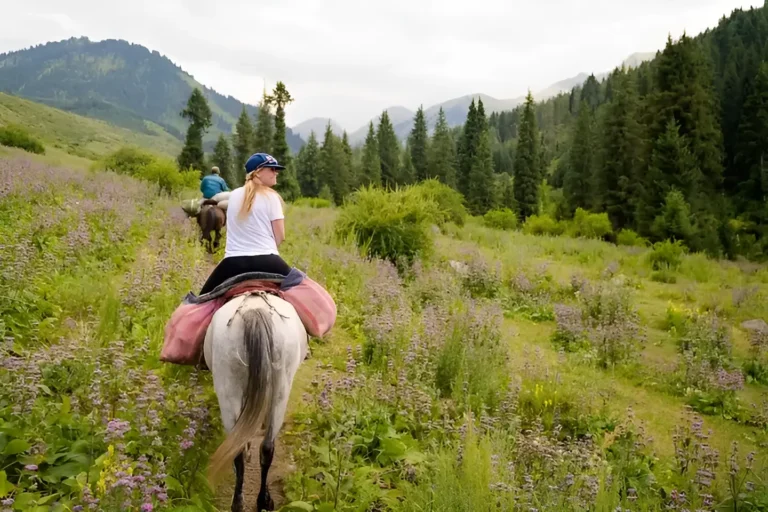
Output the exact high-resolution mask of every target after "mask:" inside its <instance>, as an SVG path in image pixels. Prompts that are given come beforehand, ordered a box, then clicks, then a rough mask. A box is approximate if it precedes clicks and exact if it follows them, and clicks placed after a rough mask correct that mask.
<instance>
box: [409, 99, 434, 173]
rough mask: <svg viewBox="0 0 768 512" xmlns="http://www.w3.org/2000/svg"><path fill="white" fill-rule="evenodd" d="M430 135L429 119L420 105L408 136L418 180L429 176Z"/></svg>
mask: <svg viewBox="0 0 768 512" xmlns="http://www.w3.org/2000/svg"><path fill="white" fill-rule="evenodd" d="M428 144H429V135H428V134H427V120H426V118H425V117H424V109H423V108H422V107H421V106H419V109H418V110H417V111H416V115H415V116H414V118H413V129H412V130H411V134H410V136H409V138H408V146H409V147H410V152H411V162H412V163H413V168H414V170H415V174H416V180H417V181H423V180H425V179H427V178H428V177H430V176H429V173H428V160H427V152H428Z"/></svg>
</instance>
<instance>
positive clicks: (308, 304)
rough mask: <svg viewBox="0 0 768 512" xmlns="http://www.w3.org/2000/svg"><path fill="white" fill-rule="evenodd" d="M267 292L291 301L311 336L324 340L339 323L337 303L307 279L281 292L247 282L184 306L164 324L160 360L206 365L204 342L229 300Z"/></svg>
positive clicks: (269, 284) (270, 285)
mask: <svg viewBox="0 0 768 512" xmlns="http://www.w3.org/2000/svg"><path fill="white" fill-rule="evenodd" d="M257 291H265V292H268V293H272V294H274V295H277V296H278V297H280V298H282V299H284V300H285V301H286V302H289V303H290V304H291V305H292V306H293V307H294V309H295V310H296V313H297V314H298V315H299V318H300V319H301V321H302V323H303V324H304V328H305V329H306V330H307V333H308V334H310V335H311V336H314V337H317V338H321V337H323V336H324V335H325V334H326V333H327V332H328V331H330V329H331V327H333V324H334V323H335V322H336V304H335V303H334V301H333V298H332V297H331V296H330V294H328V292H327V291H326V290H325V288H323V287H322V286H320V285H319V284H318V283H316V282H315V281H313V280H312V279H310V278H308V277H304V279H303V280H302V281H301V282H300V283H299V284H297V285H294V286H291V287H290V288H288V289H286V290H281V289H280V285H279V284H278V283H273V282H269V281H261V280H248V281H243V282H241V283H238V284H237V285H234V286H233V287H232V288H230V289H228V290H227V291H226V293H224V294H223V295H221V296H219V297H217V298H214V299H211V300H208V301H205V302H201V303H197V304H192V303H186V302H184V303H182V304H180V305H179V306H178V307H177V308H176V310H175V311H174V312H173V314H172V315H171V318H170V319H169V320H168V322H167V323H166V325H165V338H164V341H163V348H162V350H161V351H160V360H161V361H163V362H166V363H174V364H182V365H203V364H204V361H203V342H204V341H205V333H206V331H207V330H208V326H209V325H210V323H211V320H212V319H213V315H214V314H215V313H216V311H218V310H219V308H221V307H222V306H223V305H224V304H226V303H227V301H229V300H230V299H232V298H234V297H236V296H238V295H242V294H244V293H250V292H257Z"/></svg>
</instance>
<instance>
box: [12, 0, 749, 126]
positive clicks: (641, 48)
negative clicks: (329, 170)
mask: <svg viewBox="0 0 768 512" xmlns="http://www.w3.org/2000/svg"><path fill="white" fill-rule="evenodd" d="M3 3H4V4H7V5H3V7H2V15H1V16H0V52H5V51H9V50H17V49H20V48H24V47H28V46H30V45H33V44H38V43H43V42H46V41H52V40H53V41H55V40H60V39H65V38H68V37H71V36H83V35H84V36H87V37H89V38H91V39H93V40H101V39H107V38H115V39H126V40H128V41H131V42H134V43H139V44H142V45H144V46H147V47H148V48H150V49H152V50H157V51H158V52H160V53H161V54H164V55H166V56H167V57H169V58H170V59H172V60H173V61H174V62H176V63H177V64H178V65H180V66H181V67H182V68H183V69H185V70H186V71H188V72H189V73H190V74H192V75H193V76H194V77H195V78H196V79H197V80H198V81H200V82H201V83H203V84H205V85H208V86H210V87H212V88H214V89H216V90H217V91H219V92H221V93H224V94H231V95H233V96H235V97H237V98H239V99H241V100H243V101H247V102H249V103H254V104H255V103H257V102H258V100H259V98H260V96H261V91H262V87H263V84H264V82H265V81H266V85H267V87H268V88H271V87H272V86H273V85H274V84H275V82H276V81H277V80H282V81H283V82H285V84H286V85H287V87H288V90H289V91H290V92H291V94H292V95H293V96H294V97H295V99H296V101H295V102H294V103H292V104H291V105H290V106H289V107H288V110H287V117H288V124H289V125H291V126H292V125H295V124H297V123H299V122H301V121H303V120H305V119H307V118H310V117H315V116H318V117H332V118H334V119H335V120H336V121H338V122H339V123H340V124H341V125H342V126H343V127H344V128H346V129H348V130H354V129H356V128H358V127H359V126H360V125H361V124H363V123H365V122H367V121H368V119H370V118H372V117H374V116H375V115H376V114H377V113H378V112H380V111H381V110H382V109H384V108H386V107H388V106H393V105H403V106H405V107H408V108H410V109H415V108H416V107H418V105H419V104H423V105H424V106H425V107H428V106H430V105H433V104H435V103H439V102H442V101H445V100H448V99H450V98H453V97H456V96H463V95H465V94H469V93H477V92H483V93H486V94H490V95H491V96H495V97H497V98H512V97H517V96H520V95H523V94H524V93H525V92H526V90H527V89H528V88H529V87H530V88H531V89H532V90H533V91H536V90H540V89H544V88H545V87H547V86H548V85H550V84H552V83H553V82H557V81H559V80H562V79H565V78H569V77H571V76H574V75H576V74H578V73H579V72H595V73H599V72H603V71H608V70H610V69H611V68H613V67H614V66H615V65H617V64H619V63H620V62H621V61H622V60H623V59H624V58H626V57H627V56H629V55H630V54H632V53H635V52H648V51H651V52H652V51H656V50H657V49H661V48H663V46H664V43H665V41H666V38H667V35H668V34H671V35H672V36H673V37H678V36H679V35H680V34H682V32H683V30H687V31H688V33H689V34H697V33H699V32H701V31H702V30H704V29H706V28H707V27H713V26H715V25H716V24H717V22H718V20H719V19H720V18H721V17H722V16H723V15H728V14H730V13H731V11H732V10H733V9H734V8H738V7H743V8H748V7H750V6H752V5H754V6H760V5H762V3H763V2H762V0H759V1H752V2H747V1H739V0H645V1H644V2H639V1H637V0H586V1H583V2H575V1H572V0H528V1H525V2H521V1H519V0H518V1H514V0H461V1H456V0H434V1H427V0H382V1H365V0H363V1H361V0H325V1H322V0H252V1H247V0H207V1H206V0H152V1H149V0H131V1H127V2H122V1H120V2H118V1H111V0H65V1H62V0H56V1H53V0H24V1H16V2H3Z"/></svg>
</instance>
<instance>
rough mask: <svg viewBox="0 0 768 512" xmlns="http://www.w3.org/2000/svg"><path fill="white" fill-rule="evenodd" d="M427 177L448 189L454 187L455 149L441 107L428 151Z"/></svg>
mask: <svg viewBox="0 0 768 512" xmlns="http://www.w3.org/2000/svg"><path fill="white" fill-rule="evenodd" d="M427 154H428V171H427V174H428V175H429V177H431V178H432V177H434V178H437V179H439V180H440V181H441V182H443V183H445V184H446V185H448V186H450V187H454V188H455V187H456V147H455V145H454V143H453V137H451V131H450V128H449V127H448V122H447V121H446V119H445V112H443V107H440V111H439V112H438V114H437V123H436V124H435V133H434V134H433V136H432V143H431V144H430V145H429V151H428V153H427Z"/></svg>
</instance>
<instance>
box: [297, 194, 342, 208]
mask: <svg viewBox="0 0 768 512" xmlns="http://www.w3.org/2000/svg"><path fill="white" fill-rule="evenodd" d="M293 204H294V205H296V206H307V207H309V208H330V207H331V206H332V203H331V202H330V201H329V200H328V199H322V198H320V197H300V198H298V199H297V200H295V201H294V202H293Z"/></svg>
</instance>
